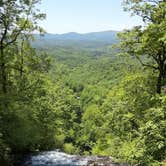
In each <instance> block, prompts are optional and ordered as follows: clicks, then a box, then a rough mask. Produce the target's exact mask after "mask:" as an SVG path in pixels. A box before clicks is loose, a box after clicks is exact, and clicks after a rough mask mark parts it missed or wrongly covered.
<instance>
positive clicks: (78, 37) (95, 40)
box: [34, 31, 118, 48]
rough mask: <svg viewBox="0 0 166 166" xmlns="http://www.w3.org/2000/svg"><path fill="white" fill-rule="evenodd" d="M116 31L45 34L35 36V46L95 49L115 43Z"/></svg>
mask: <svg viewBox="0 0 166 166" xmlns="http://www.w3.org/2000/svg"><path fill="white" fill-rule="evenodd" d="M117 33H118V31H102V32H91V33H85V34H80V33H76V32H70V33H65V34H50V33H46V34H45V35H44V36H40V35H37V34H36V35H35V38H36V41H35V42H34V45H35V46H40V47H41V46H43V47H46V46H50V45H51V46H70V47H84V48H97V47H102V46H106V45H110V44H113V43H117V42H118V40H117V38H116V36H117Z"/></svg>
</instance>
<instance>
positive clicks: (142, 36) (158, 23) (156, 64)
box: [119, 0, 166, 94]
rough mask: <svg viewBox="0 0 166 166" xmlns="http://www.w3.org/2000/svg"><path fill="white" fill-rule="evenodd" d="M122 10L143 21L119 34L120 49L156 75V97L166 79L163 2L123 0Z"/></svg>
mask: <svg viewBox="0 0 166 166" xmlns="http://www.w3.org/2000/svg"><path fill="white" fill-rule="evenodd" d="M123 5H124V9H125V10H126V11H131V12H132V15H137V16H140V17H141V18H142V21H143V22H144V26H136V27H134V28H133V29H131V30H125V31H124V32H122V33H120V34H119V37H120V39H121V43H120V48H121V49H122V50H123V51H125V52H126V53H128V54H130V55H132V56H134V57H136V58H137V59H138V60H139V62H140V63H141V64H142V65H143V66H145V67H147V68H151V69H153V70H155V71H157V72H158V81H157V88H156V89H157V90H156V91H157V93H159V94H160V93H161V87H162V82H163V81H164V79H165V77H166V1H165V0H124V4H123Z"/></svg>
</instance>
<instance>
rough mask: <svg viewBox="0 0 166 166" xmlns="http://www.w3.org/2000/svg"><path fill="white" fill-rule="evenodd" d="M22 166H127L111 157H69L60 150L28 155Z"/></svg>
mask: <svg viewBox="0 0 166 166" xmlns="http://www.w3.org/2000/svg"><path fill="white" fill-rule="evenodd" d="M20 166H127V165H126V164H118V163H114V162H112V160H111V157H100V156H80V155H69V154H66V153H64V152H60V151H58V150H55V151H48V152H41V153H38V154H36V155H28V156H26V157H25V158H24V159H23V161H21V164H20Z"/></svg>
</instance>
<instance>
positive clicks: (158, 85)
mask: <svg viewBox="0 0 166 166" xmlns="http://www.w3.org/2000/svg"><path fill="white" fill-rule="evenodd" d="M161 80H162V74H161V71H159V75H158V80H157V93H158V94H161Z"/></svg>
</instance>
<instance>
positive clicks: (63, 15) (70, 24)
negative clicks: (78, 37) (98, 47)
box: [40, 0, 141, 33]
mask: <svg viewBox="0 0 166 166" xmlns="http://www.w3.org/2000/svg"><path fill="white" fill-rule="evenodd" d="M122 1H123V0H42V4H41V5H40V9H41V11H42V12H44V13H46V14H47V19H46V20H45V21H42V22H41V23H40V24H41V25H42V27H44V28H45V30H46V31H47V32H48V33H67V32H78V33H87V32H97V31H105V30H122V29H125V28H131V27H133V26H134V25H138V24H140V23H141V20H140V19H139V18H137V17H130V14H129V13H127V12H124V11H123V8H122V6H121V3H122Z"/></svg>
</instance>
